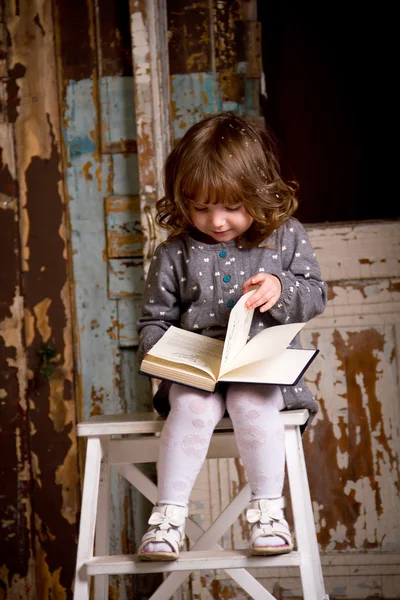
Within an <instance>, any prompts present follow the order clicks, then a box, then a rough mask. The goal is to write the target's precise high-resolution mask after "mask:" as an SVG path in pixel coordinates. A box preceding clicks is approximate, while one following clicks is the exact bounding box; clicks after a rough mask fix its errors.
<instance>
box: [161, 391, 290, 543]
mask: <svg viewBox="0 0 400 600" xmlns="http://www.w3.org/2000/svg"><path fill="white" fill-rule="evenodd" d="M169 403H170V406H171V412H170V413H169V415H168V418H167V420H166V422H165V425H164V428H163V431H162V434H161V440H160V442H161V443H160V458H159V462H158V504H175V505H178V506H187V505H188V503H189V497H190V493H191V491H192V488H193V485H194V482H195V480H196V477H197V475H198V474H199V471H200V469H201V467H202V465H203V463H204V460H205V457H206V455H207V450H208V447H209V444H210V441H211V436H212V434H213V431H214V429H215V426H216V425H217V423H218V422H219V421H220V420H221V418H222V417H223V415H224V412H225V408H226V409H227V410H228V413H229V416H230V417H231V419H232V423H233V428H234V432H235V437H236V443H237V445H238V448H239V452H240V456H241V459H242V462H243V465H244V467H245V469H246V473H247V478H248V481H249V483H250V488H251V492H252V499H253V500H255V499H258V498H279V497H280V496H281V495H282V487H283V480H284V472H285V439H284V438H285V429H284V425H283V421H282V419H281V416H280V414H279V411H281V410H282V409H283V408H284V403H283V398H282V393H281V391H280V388H279V387H278V386H266V385H256V384H255V385H253V384H248V383H247V384H231V385H230V386H229V388H228V391H227V394H226V400H224V398H223V397H222V395H221V394H220V393H215V394H209V393H207V392H202V391H200V390H195V389H193V388H190V387H186V386H182V385H177V384H173V385H172V386H171V390H170V393H169ZM280 542H281V540H280ZM162 545H163V546H164V544H162ZM156 546H157V549H160V550H161V548H160V542H159V543H158V544H153V543H152V544H149V550H150V551H151V549H152V548H155V547H156ZM165 549H166V550H168V546H167V547H166V548H165Z"/></svg>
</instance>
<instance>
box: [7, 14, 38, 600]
mask: <svg viewBox="0 0 400 600" xmlns="http://www.w3.org/2000/svg"><path fill="white" fill-rule="evenodd" d="M3 18H4V15H3V7H2V6H0V44H1V46H0V77H1V78H2V80H0V102H1V113H0V265H1V269H0V423H1V451H0V481H1V485H0V488H1V493H0V514H1V519H2V523H1V543H0V589H1V590H2V593H3V595H4V597H7V596H8V597H9V598H11V597H18V596H19V595H20V594H22V592H23V591H24V590H28V591H27V593H26V596H25V597H26V599H27V600H35V598H34V596H35V590H34V584H35V572H34V568H33V555H32V548H33V539H32V538H34V532H33V531H32V521H31V518H30V515H31V514H32V499H31V493H30V492H31V486H32V473H31V456H30V451H29V438H30V431H29V407H28V403H27V399H26V389H27V384H28V371H27V361H26V353H25V352H26V348H25V344H24V300H23V296H22V290H21V256H20V240H19V226H20V219H19V206H18V197H17V187H18V185H17V176H16V165H15V146H14V143H13V123H12V122H9V119H10V117H11V118H13V119H15V118H16V114H14V110H13V106H11V107H9V103H11V105H13V96H12V95H11V93H15V92H17V93H18V86H17V81H16V79H15V71H14V70H13V69H12V70H11V73H10V78H8V77H7V75H8V64H7V58H8V55H7V51H8V47H7V30H6V25H5V23H3V22H2V21H3ZM3 78H4V79H3ZM17 100H19V98H18V96H17ZM9 108H10V110H9ZM29 590H30V591H29Z"/></svg>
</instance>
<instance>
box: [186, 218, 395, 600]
mask: <svg viewBox="0 0 400 600" xmlns="http://www.w3.org/2000/svg"><path fill="white" fill-rule="evenodd" d="M308 232H309V234H310V238H311V241H312V244H313V246H314V249H315V251H316V253H317V256H318V259H319V261H320V264H321V268H322V273H323V277H324V279H325V280H326V281H327V282H328V284H329V301H328V305H327V308H326V310H325V312H324V313H323V314H322V315H321V316H319V317H317V318H316V319H314V320H313V321H311V322H310V323H309V324H307V326H306V328H305V329H304V330H302V340H303V343H304V345H305V346H306V347H310V348H312V347H315V348H318V349H319V355H318V358H317V360H316V361H314V363H313V364H312V365H311V367H310V368H309V370H308V371H307V374H306V379H307V381H308V384H309V386H310V388H311V390H312V392H313V394H314V396H315V397H316V399H317V400H318V402H319V405H320V411H319V413H318V414H317V416H316V418H315V419H314V421H313V423H312V425H311V428H310V429H309V430H308V431H307V432H306V434H305V436H304V440H303V442H304V450H305V458H306V463H307V467H308V478H309V483H310V490H311V497H312V501H313V507H314V517H315V523H316V527H317V536H318V542H319V546H320V549H321V558H322V567H323V572H324V579H325V586H326V591H327V593H329V595H330V598H331V599H332V598H333V599H335V598H346V599H348V600H356V599H367V598H385V600H386V599H391V600H398V598H399V597H400V576H399V565H400V519H399V515H400V495H399V485H400V477H399V475H400V405H399V397H400V378H399V365H400V293H399V281H400V223H399V222H393V223H391V222H376V223H365V224H362V223H358V224H355V223H354V224H343V225H334V224H329V225H326V226H315V227H308ZM245 482H246V476H245V473H244V471H243V466H242V464H241V461H240V460H233V459H229V460H227V459H224V460H222V459H220V460H210V461H207V464H206V465H205V466H204V468H203V470H202V472H201V474H200V476H199V479H198V481H197V482H196V485H195V489H194V492H193V494H192V498H191V507H190V512H191V515H192V516H194V517H195V518H196V519H197V521H198V522H199V523H201V525H202V526H203V527H204V526H205V527H207V526H208V525H209V524H210V522H211V520H212V519H214V518H215V517H216V516H217V515H218V514H219V512H220V511H221V510H222V509H223V508H224V507H225V506H226V505H227V502H228V501H229V500H231V499H232V498H233V497H234V496H235V495H236V494H237V492H238V491H239V490H240V489H242V487H243V485H244V484H245ZM208 490H214V493H213V495H212V497H211V496H210V494H209V492H208ZM215 490H218V491H217V492H216V491H215ZM285 495H286V497H287V499H288V500H290V496H289V493H288V489H287V488H286V494H285ZM287 515H288V520H289V522H291V523H292V520H291V511H290V503H289V507H288V512H287ZM248 533H249V532H248V526H247V525H246V522H245V519H244V518H242V519H239V520H238V521H237V522H236V523H235V524H234V525H233V526H232V527H231V528H230V529H229V530H228V531H227V532H226V534H225V535H224V536H223V539H222V545H223V547H224V548H227V549H230V548H246V547H247V540H248ZM256 573H257V577H258V579H259V581H260V582H261V583H262V584H263V585H264V586H265V587H266V588H267V589H268V590H269V591H270V592H271V593H273V594H274V596H275V597H276V598H277V599H281V598H282V599H283V598H285V599H290V600H295V599H297V598H302V591H301V585H300V579H299V576H298V571H297V570H296V569H268V570H267V569H265V570H264V569H258V570H257V571H256ZM191 579H192V589H193V593H194V597H196V598H201V599H202V600H205V599H209V598H214V597H215V594H216V597H228V598H243V597H246V596H243V592H242V591H241V590H240V588H237V587H236V586H235V584H234V583H233V582H232V581H231V580H229V579H227V578H226V576H224V573H223V572H219V571H217V572H212V571H209V572H204V573H202V575H201V576H200V577H199V576H197V575H196V576H192V578H191Z"/></svg>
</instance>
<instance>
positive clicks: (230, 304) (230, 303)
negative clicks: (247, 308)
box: [226, 300, 233, 308]
mask: <svg viewBox="0 0 400 600" xmlns="http://www.w3.org/2000/svg"><path fill="white" fill-rule="evenodd" d="M226 305H227V307H228V308H232V306H233V300H228V302H227V303H226Z"/></svg>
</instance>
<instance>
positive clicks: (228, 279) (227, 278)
mask: <svg viewBox="0 0 400 600" xmlns="http://www.w3.org/2000/svg"><path fill="white" fill-rule="evenodd" d="M230 280H231V276H230V275H224V281H225V283H229V282H230Z"/></svg>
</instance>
